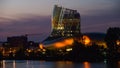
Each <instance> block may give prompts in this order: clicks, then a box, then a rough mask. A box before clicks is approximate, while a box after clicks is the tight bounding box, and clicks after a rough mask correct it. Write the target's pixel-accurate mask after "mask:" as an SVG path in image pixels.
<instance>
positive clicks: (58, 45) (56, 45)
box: [54, 42, 65, 48]
mask: <svg viewBox="0 0 120 68" xmlns="http://www.w3.org/2000/svg"><path fill="white" fill-rule="evenodd" d="M54 45H55V47H57V48H61V47H64V46H65V44H64V43H62V42H57V43H55V44H54Z"/></svg>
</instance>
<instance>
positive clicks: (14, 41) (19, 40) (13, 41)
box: [7, 36, 28, 49]
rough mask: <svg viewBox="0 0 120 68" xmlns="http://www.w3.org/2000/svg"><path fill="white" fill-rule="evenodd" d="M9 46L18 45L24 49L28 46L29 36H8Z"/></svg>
mask: <svg viewBox="0 0 120 68" xmlns="http://www.w3.org/2000/svg"><path fill="white" fill-rule="evenodd" d="M7 42H8V47H17V48H19V49H24V48H26V47H27V43H28V38H27V36H13V37H8V38H7Z"/></svg>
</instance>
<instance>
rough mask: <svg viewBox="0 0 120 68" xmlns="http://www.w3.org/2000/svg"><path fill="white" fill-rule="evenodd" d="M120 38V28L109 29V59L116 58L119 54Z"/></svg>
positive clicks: (107, 37)
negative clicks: (119, 43) (119, 44)
mask: <svg viewBox="0 0 120 68" xmlns="http://www.w3.org/2000/svg"><path fill="white" fill-rule="evenodd" d="M119 39H120V28H119V27H114V28H109V29H108V30H107V34H106V37H105V41H106V44H107V46H108V53H109V55H108V57H109V59H115V58H116V57H117V56H116V55H117V48H118V46H117V43H116V41H117V40H119Z"/></svg>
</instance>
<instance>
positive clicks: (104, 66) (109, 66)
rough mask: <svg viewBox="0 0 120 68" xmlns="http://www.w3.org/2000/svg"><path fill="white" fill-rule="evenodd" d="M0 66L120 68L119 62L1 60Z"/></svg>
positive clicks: (3, 67) (8, 67)
mask: <svg viewBox="0 0 120 68" xmlns="http://www.w3.org/2000/svg"><path fill="white" fill-rule="evenodd" d="M0 68H120V61H118V62H116V63H115V62H110V63H107V61H103V62H95V63H94V62H91V63H90V62H87V61H86V62H71V61H33V60H1V61H0Z"/></svg>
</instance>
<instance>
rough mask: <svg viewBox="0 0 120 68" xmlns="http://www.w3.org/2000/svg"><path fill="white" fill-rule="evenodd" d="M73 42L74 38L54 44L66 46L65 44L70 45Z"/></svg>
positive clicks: (57, 46) (59, 46) (58, 46)
mask: <svg viewBox="0 0 120 68" xmlns="http://www.w3.org/2000/svg"><path fill="white" fill-rule="evenodd" d="M73 42H74V41H73V39H65V40H63V41H60V42H56V43H54V46H55V47H56V48H61V47H65V46H68V45H72V44H73Z"/></svg>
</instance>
